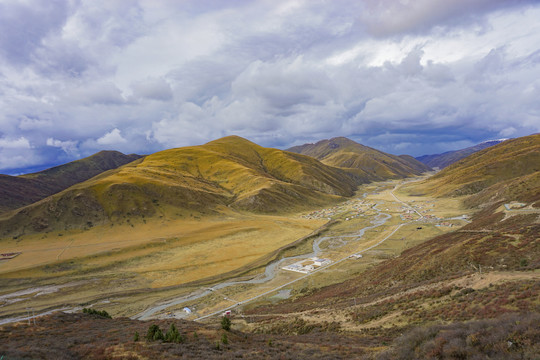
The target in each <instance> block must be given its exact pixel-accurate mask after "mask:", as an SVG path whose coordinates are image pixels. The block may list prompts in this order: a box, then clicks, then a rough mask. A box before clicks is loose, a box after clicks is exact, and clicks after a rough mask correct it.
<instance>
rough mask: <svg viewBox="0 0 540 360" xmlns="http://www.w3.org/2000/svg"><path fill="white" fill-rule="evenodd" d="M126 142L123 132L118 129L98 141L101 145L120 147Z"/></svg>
mask: <svg viewBox="0 0 540 360" xmlns="http://www.w3.org/2000/svg"><path fill="white" fill-rule="evenodd" d="M125 142H127V140H126V139H124V137H123V136H122V134H121V131H120V130H118V129H117V128H114V129H112V130H111V131H110V132H108V133H106V134H105V135H103V136H102V137H100V138H99V139H97V143H98V144H99V145H118V144H123V143H125Z"/></svg>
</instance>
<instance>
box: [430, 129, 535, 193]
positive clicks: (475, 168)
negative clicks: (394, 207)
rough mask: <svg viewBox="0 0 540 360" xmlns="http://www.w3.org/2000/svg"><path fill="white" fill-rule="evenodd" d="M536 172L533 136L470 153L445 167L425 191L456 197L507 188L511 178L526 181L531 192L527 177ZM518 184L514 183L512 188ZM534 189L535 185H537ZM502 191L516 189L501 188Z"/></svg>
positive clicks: (529, 179) (532, 182)
mask: <svg viewBox="0 0 540 360" xmlns="http://www.w3.org/2000/svg"><path fill="white" fill-rule="evenodd" d="M539 171H540V134H536V135H530V136H525V137H521V138H517V139H512V140H507V141H504V142H502V143H500V144H498V145H495V146H493V147H489V148H487V149H484V150H482V151H479V152H477V153H474V154H472V155H471V156H469V157H467V158H465V159H462V160H460V161H458V162H456V163H454V164H452V165H450V166H449V167H447V168H445V169H444V170H443V171H441V172H439V173H438V174H437V175H435V176H433V177H432V178H431V179H430V180H429V181H428V182H427V183H426V185H427V189H428V191H430V192H433V193H435V194H438V195H450V196H460V195H471V194H476V193H479V192H480V191H483V190H485V189H487V188H489V187H491V186H493V185H496V184H503V183H505V184H506V185H509V184H511V183H512V180H513V179H518V178H520V177H525V178H524V179H523V181H525V182H527V183H529V182H530V183H531V186H532V187H533V188H531V189H530V191H532V192H534V191H535V190H534V183H535V182H534V181H531V178H530V177H527V176H528V175H531V176H533V175H532V174H534V173H537V172H539ZM519 184H520V182H519V181H517V184H514V185H513V186H517V185H519ZM501 186H502V185H499V187H501ZM536 186H539V185H538V183H536ZM494 189H495V188H494ZM499 190H501V191H502V190H503V189H502V188H500V189H499ZM537 190H538V188H537V187H536V191H537ZM504 191H517V190H516V189H504ZM516 195H517V194H516ZM522 195H523V196H527V195H526V194H522Z"/></svg>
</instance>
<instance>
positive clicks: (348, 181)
mask: <svg viewBox="0 0 540 360" xmlns="http://www.w3.org/2000/svg"><path fill="white" fill-rule="evenodd" d="M357 182H358V179H357V178H356V177H355V176H354V175H352V174H349V173H347V172H346V171H344V170H342V169H338V168H334V167H331V166H327V165H325V164H322V163H321V162H319V161H317V160H315V159H313V158H310V157H308V156H304V155H299V154H294V153H290V152H285V151H281V150H277V149H270V148H264V147H261V146H259V145H256V144H254V143H252V142H250V141H248V140H245V139H242V138H240V137H236V136H231V137H226V138H222V139H219V140H216V141H212V142H210V143H207V144H205V145H202V146H193V147H184V148H177V149H170V150H165V151H161V152H158V153H155V154H152V155H149V156H147V157H145V158H144V159H141V160H138V161H136V162H133V163H130V164H128V165H126V166H123V167H121V168H119V169H116V170H112V171H110V172H107V173H104V174H102V175H100V176H97V177H95V178H93V179H91V180H89V181H86V182H83V183H81V184H78V185H75V186H73V187H71V188H69V189H67V190H65V191H63V192H61V193H59V194H56V195H54V196H52V197H49V198H47V199H44V200H42V201H40V202H38V203H35V204H33V205H30V206H27V207H25V208H22V209H18V210H16V211H14V212H11V213H6V214H4V216H3V218H2V219H1V220H0V229H2V233H1V236H8V235H9V236H17V235H20V234H23V233H29V232H36V231H47V230H50V229H69V228H81V227H91V226H94V225H96V224H103V223H108V222H111V223H118V222H131V223H133V222H134V221H146V219H147V218H149V217H152V216H169V215H171V216H183V215H185V214H186V213H189V212H194V211H195V212H200V213H203V214H204V213H206V214H211V213H217V212H220V211H222V210H223V209H226V208H227V207H228V208H231V209H235V210H245V211H255V212H264V213H270V212H277V211H280V212H286V211H288V210H292V209H298V208H302V207H304V206H309V205H314V204H324V203H328V202H329V201H334V200H337V199H339V198H340V197H342V196H351V195H352V194H353V193H354V191H355V189H356V186H357Z"/></svg>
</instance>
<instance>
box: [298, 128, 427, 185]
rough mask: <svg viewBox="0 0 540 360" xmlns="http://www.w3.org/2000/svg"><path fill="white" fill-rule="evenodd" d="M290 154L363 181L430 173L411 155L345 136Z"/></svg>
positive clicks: (310, 145) (301, 147)
mask: <svg viewBox="0 0 540 360" xmlns="http://www.w3.org/2000/svg"><path fill="white" fill-rule="evenodd" d="M288 151H291V152H295V153H299V154H304V155H308V156H311V157H314V158H316V159H318V160H320V161H321V162H323V163H325V164H327V165H331V166H336V167H341V168H347V169H352V170H353V171H354V172H355V173H356V174H357V175H358V176H359V177H360V178H362V179H363V180H364V182H370V181H380V180H386V179H399V178H405V177H408V176H412V175H420V174H421V173H423V172H426V171H429V170H430V168H429V167H428V166H426V165H424V164H422V163H421V162H419V161H417V160H415V159H414V158H412V157H410V156H396V155H391V154H387V153H384V152H382V151H379V150H376V149H373V148H370V147H368V146H364V145H361V144H359V143H357V142H354V141H352V140H350V139H347V138H344V137H337V138H332V139H330V140H322V141H319V142H317V143H315V144H304V145H300V146H294V147H292V148H290V149H288Z"/></svg>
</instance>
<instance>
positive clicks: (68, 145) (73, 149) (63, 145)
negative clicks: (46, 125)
mask: <svg viewBox="0 0 540 360" xmlns="http://www.w3.org/2000/svg"><path fill="white" fill-rule="evenodd" d="M78 143H79V142H78V141H73V140H66V141H61V140H57V139H53V138H48V139H47V143H46V144H47V146H53V147H57V148H60V149H62V150H63V151H64V152H65V153H66V154H69V155H75V156H77V155H78V154H79V149H78V148H77V145H78Z"/></svg>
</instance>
